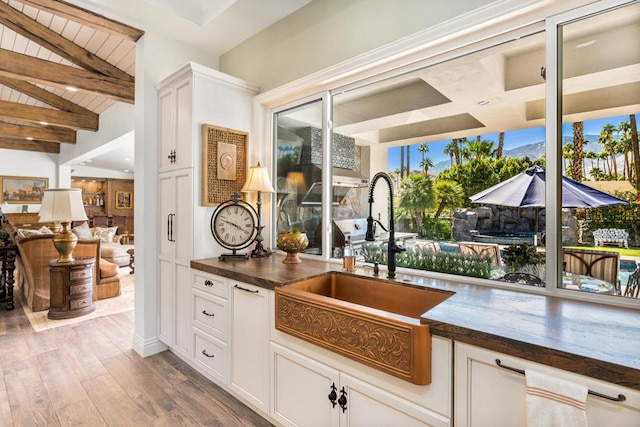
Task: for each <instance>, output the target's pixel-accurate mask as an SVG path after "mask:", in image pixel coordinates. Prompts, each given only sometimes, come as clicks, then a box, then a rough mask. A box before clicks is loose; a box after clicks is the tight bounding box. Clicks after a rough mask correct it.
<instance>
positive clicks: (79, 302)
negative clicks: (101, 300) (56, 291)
mask: <svg viewBox="0 0 640 427" xmlns="http://www.w3.org/2000/svg"><path fill="white" fill-rule="evenodd" d="M92 297H93V295H91V294H89V295H86V296H84V297H82V298H74V299H72V300H70V301H69V309H70V310H79V309H81V308H85V307H88V306H90V305H91V304H93V298H92Z"/></svg>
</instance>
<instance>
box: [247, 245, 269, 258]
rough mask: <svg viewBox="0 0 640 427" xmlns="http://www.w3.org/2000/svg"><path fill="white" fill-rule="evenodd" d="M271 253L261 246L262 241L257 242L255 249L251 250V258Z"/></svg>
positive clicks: (264, 256) (263, 256)
mask: <svg viewBox="0 0 640 427" xmlns="http://www.w3.org/2000/svg"><path fill="white" fill-rule="evenodd" d="M270 255H271V252H269V251H268V250H266V249H265V248H264V246H262V242H257V243H256V247H255V249H253V250H252V251H251V258H266V257H268V256H270Z"/></svg>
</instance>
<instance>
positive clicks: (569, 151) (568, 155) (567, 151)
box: [562, 143, 573, 175]
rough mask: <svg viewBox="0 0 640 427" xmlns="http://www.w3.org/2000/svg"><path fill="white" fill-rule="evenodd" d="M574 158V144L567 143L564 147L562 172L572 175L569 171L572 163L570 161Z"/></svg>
mask: <svg viewBox="0 0 640 427" xmlns="http://www.w3.org/2000/svg"><path fill="white" fill-rule="evenodd" d="M572 158H573V144H571V143H566V144H564V146H563V147H562V170H563V171H564V172H565V174H567V175H571V173H570V172H571V171H570V170H569V169H570V168H571V162H570V161H569V160H570V159H572Z"/></svg>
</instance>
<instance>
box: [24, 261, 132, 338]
mask: <svg viewBox="0 0 640 427" xmlns="http://www.w3.org/2000/svg"><path fill="white" fill-rule="evenodd" d="M120 270H121V272H120V290H121V295H120V296H117V297H113V298H106V299H103V300H99V301H96V302H95V305H96V309H95V311H94V312H93V313H89V314H85V315H84V316H79V317H74V318H71V319H58V320H52V319H49V318H48V317H47V314H48V313H49V311H48V310H44V311H36V312H33V311H31V309H29V307H26V306H25V305H24V304H21V305H22V309H23V310H24V313H25V314H26V315H27V318H28V319H29V323H31V327H32V328H33V330H34V331H36V332H41V331H46V330H47V329H51V328H57V327H60V326H67V325H73V324H76V323H80V322H84V321H85V320H89V319H95V318H96V317H102V316H109V315H111V314H116V313H122V312H125V311H129V310H133V306H134V302H133V295H134V294H133V288H134V275H133V274H129V268H128V267H127V268H121V269H120ZM20 295H21V292H20V290H17V292H16V298H19V297H20Z"/></svg>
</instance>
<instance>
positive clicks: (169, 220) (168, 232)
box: [167, 214, 171, 241]
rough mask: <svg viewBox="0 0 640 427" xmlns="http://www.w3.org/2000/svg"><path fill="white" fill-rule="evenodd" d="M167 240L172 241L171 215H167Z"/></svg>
mask: <svg viewBox="0 0 640 427" xmlns="http://www.w3.org/2000/svg"><path fill="white" fill-rule="evenodd" d="M167 240H168V241H171V214H169V215H167Z"/></svg>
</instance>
